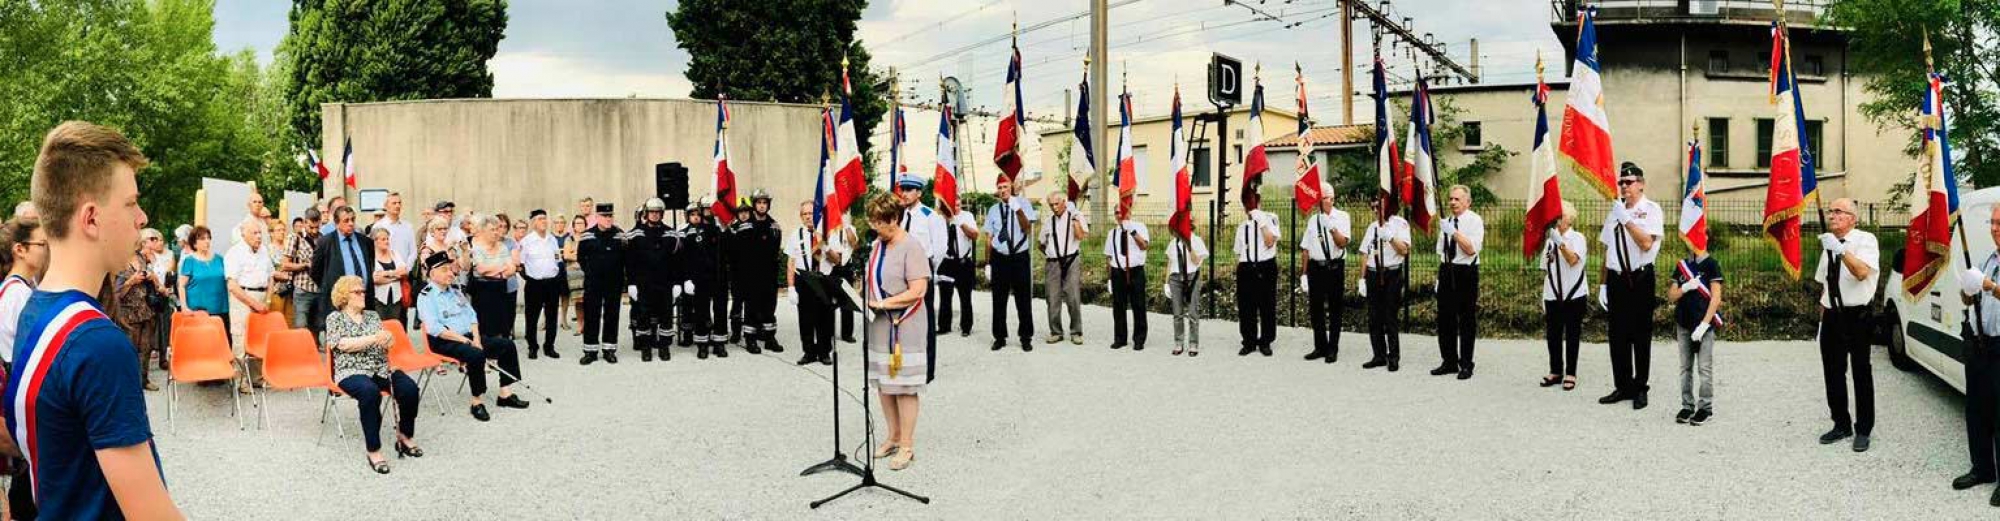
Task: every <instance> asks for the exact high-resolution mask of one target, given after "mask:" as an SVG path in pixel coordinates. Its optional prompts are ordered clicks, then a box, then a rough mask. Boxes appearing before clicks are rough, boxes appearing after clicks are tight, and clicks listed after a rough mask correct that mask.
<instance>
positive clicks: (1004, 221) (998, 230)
mask: <svg viewBox="0 0 2000 521" xmlns="http://www.w3.org/2000/svg"><path fill="white" fill-rule="evenodd" d="M1016 212H1019V213H1020V214H1022V215H1025V216H1027V217H1028V222H1029V223H1034V222H1035V220H1036V219H1039V218H1040V217H1039V215H1038V214H1037V213H1036V212H1035V205H1034V203H1030V202H1028V198H1026V197H1021V196H1018V195H1017V196H1013V197H1009V198H1006V199H1002V200H1000V204H995V205H993V207H992V208H988V209H987V210H986V227H985V228H984V230H983V231H985V232H986V233H987V234H988V235H992V236H993V241H992V246H993V252H994V253H997V254H1000V255H1013V254H1016V253H1026V252H1027V251H1028V247H1029V246H1030V245H1029V244H1028V235H1029V234H1030V233H1033V232H1031V231H1029V230H1025V229H1022V228H1023V227H1022V226H1021V223H1020V221H1019V220H1018V219H1016V218H1015V216H1014V214H1015V213H1016Z"/></svg>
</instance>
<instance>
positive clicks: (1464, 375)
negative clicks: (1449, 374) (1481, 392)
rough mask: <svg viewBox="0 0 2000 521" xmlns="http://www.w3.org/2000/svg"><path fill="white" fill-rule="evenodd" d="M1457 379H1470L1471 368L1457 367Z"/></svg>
mask: <svg viewBox="0 0 2000 521" xmlns="http://www.w3.org/2000/svg"><path fill="white" fill-rule="evenodd" d="M1458 379H1460V380H1471V379H1472V370H1471V369H1459V370H1458Z"/></svg>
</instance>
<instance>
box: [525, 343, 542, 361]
mask: <svg viewBox="0 0 2000 521" xmlns="http://www.w3.org/2000/svg"><path fill="white" fill-rule="evenodd" d="M541 357H542V348H539V347H535V346H528V359H529V360H534V359H537V358H541Z"/></svg>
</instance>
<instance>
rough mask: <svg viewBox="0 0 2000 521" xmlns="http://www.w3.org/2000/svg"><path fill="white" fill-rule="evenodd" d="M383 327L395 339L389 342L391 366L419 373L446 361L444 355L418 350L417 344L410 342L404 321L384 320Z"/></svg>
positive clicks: (407, 371)
mask: <svg viewBox="0 0 2000 521" xmlns="http://www.w3.org/2000/svg"><path fill="white" fill-rule="evenodd" d="M382 329H384V330H387V331H388V332H389V336H390V337H392V338H394V339H395V341H393V342H390V343H389V367H390V368H392V369H395V370H397V371H402V372H404V373H409V374H417V372H419V371H426V370H429V369H430V368H433V367H437V365H438V364H442V363H444V361H445V358H444V357H441V356H438V355H434V354H431V353H427V352H420V351H417V346H416V344H414V343H411V342H410V333H409V332H408V331H405V330H404V329H403V321H401V320H384V321H382Z"/></svg>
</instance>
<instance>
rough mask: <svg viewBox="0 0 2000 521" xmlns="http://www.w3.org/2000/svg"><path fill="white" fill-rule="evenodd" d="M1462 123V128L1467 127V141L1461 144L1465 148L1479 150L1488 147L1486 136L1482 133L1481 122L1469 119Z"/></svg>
mask: <svg viewBox="0 0 2000 521" xmlns="http://www.w3.org/2000/svg"><path fill="white" fill-rule="evenodd" d="M1461 125H1463V126H1462V127H1460V128H1463V129H1465V143H1464V144H1463V145H1461V146H1462V147H1463V148H1464V149H1466V150H1479V149H1482V148H1486V141H1485V139H1486V138H1485V136H1481V135H1480V132H1479V122H1477V121H1467V122H1464V123H1461Z"/></svg>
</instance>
